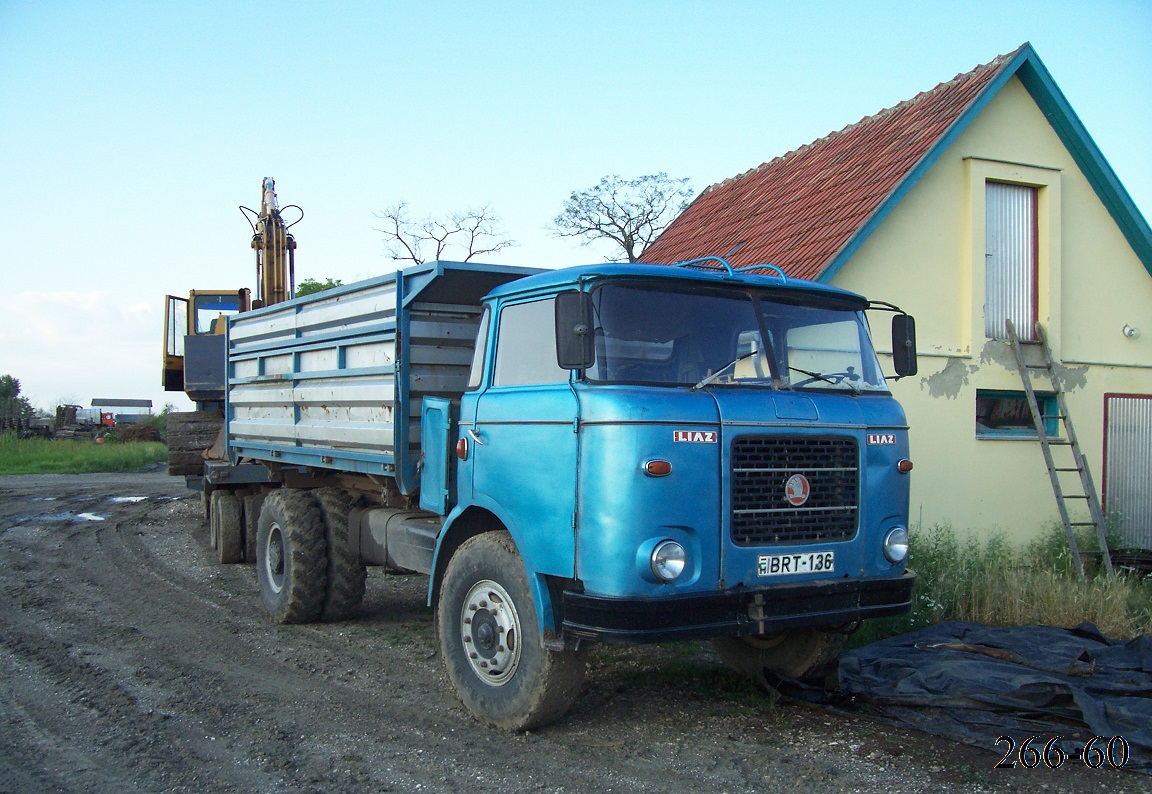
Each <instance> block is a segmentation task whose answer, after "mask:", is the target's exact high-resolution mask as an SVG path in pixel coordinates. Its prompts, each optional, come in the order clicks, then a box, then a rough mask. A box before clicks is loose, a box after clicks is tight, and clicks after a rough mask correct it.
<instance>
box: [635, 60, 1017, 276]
mask: <svg viewBox="0 0 1152 794" xmlns="http://www.w3.org/2000/svg"><path fill="white" fill-rule="evenodd" d="M1011 57H1012V56H1010V55H1005V56H1001V57H1000V58H997V59H996V60H994V61H992V62H991V63H987V64H984V65H983V66H978V67H977V68H975V69H973V70H972V71H971V72H967V73H966V74H961V75H958V76H956V77H955V78H953V79H952V80H950V81H948V82H947V83H941V84H940V85H938V86H936V87H935V88H933V89H932V90H930V91H926V92H924V93H922V94H920V95H918V96H916V97H914V98H913V99H910V100H908V101H907V102H902V103H900V104H899V105H896V106H895V107H892V108H889V109H887V110H883V111H881V112H880V113H877V114H876V115H874V116H869V117H867V118H864V119H861V120H860V121H858V122H856V123H855V124H852V125H851V126H848V127H845V128H844V129H842V130H840V131H839V132H834V133H832V134H831V135H828V136H827V137H825V138H821V139H820V140H818V141H816V142H814V143H810V144H808V145H806V146H802V147H800V148H799V149H797V150H795V151H793V152H789V153H788V154H786V155H783V156H782V157H778V158H776V159H775V160H772V161H771V162H767V163H764V164H763V165H761V166H759V167H758V168H754V169H752V170H751V171H748V172H746V173H744V174H741V175H740V176H737V177H733V178H732V179H729V180H726V181H724V182H721V183H719V184H716V185H713V186H712V187H710V188H708V189H707V190H705V191H704V192H703V193H702V194H700V196H698V197H697V198H696V200H695V201H693V202H692V204H691V205H690V206H689V207H688V209H686V210H685V211H684V212H683V213H681V214H680V216H679V217H678V218H676V220H675V221H673V222H672V224H671V225H670V226H669V227H668V228H667V229H665V230H664V233H663V234H661V235H660V237H659V238H658V239H656V240H655V241H654V242H653V243H652V244H651V245H650V246H648V248H647V249H645V251H644V253H643V255H642V256H641V257H640V260H641V261H642V262H652V263H669V262H676V261H680V260H685V259H693V258H696V257H700V256H725V255H729V256H728V258H729V261H730V262H731V263H732V265H733V266H735V267H744V266H748V265H756V264H763V263H765V262H770V263H772V264H774V265H777V266H778V267H780V268H782V269H783V270H784V272H785V273H787V274H788V275H789V276H796V277H799V278H808V279H814V278H816V277H818V276H819V275H820V273H821V271H823V270H824V268H825V267H827V265H829V264H830V263H831V262H832V260H833V259H834V258H835V257H836V255H837V254H838V253H839V252H840V251H841V250H843V249H844V248H845V246H847V245H848V244H849V243H850V242H851V240H852V239H853V237H854V236H855V235H856V234H857V232H859V231H860V230H861V228H862V227H863V226H864V225H865V224H866V223H867V222H868V220H869V218H871V217H872V216H873V214H875V213H876V211H877V210H878V209H879V208H880V207H881V206H882V205H883V203H884V202H885V201H886V200H887V199H888V197H889V196H890V195H892V193H893V191H895V190H896V188H897V187H899V185H900V184H901V183H902V182H903V181H904V179H905V178H906V177H907V176H908V175H909V174H910V173H911V172H912V170H913V169H914V168H915V167H916V165H917V164H918V163H920V161H921V160H922V159H923V158H924V157H925V156H926V155H927V154H928V153H929V152H930V151H931V150H932V147H933V146H934V145H935V144H936V143H937V142H938V141H939V140H940V139H941V138H942V137H943V136H944V135H945V134H946V133H947V132H948V130H949V129H950V128H951V127H952V125H953V124H954V123H955V122H956V121H957V120H958V119H959V118H960V117H961V116H962V115H963V113H964V111H965V110H967V109H968V108H969V107H970V106H971V105H972V103H973V102H975V101H976V100H977V98H979V96H980V95H981V93H982V91H983V90H984V88H985V87H986V86H987V85H988V84H989V83H990V82H991V81H992V80H993V78H994V77H995V76H996V74H997V73H998V72H999V71H1000V69H1001V68H1003V67H1004V66H1005V65H1006V64H1008V63H1009V62H1010V60H1011ZM736 246H739V248H738V249H737V250H736V251H734V252H733V251H732V249H733V248H735V247H736Z"/></svg>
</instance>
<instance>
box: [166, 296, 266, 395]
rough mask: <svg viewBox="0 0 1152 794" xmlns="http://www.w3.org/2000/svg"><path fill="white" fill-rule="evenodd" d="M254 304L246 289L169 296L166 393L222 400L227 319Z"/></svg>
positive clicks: (167, 304) (167, 301)
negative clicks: (182, 296) (180, 393)
mask: <svg viewBox="0 0 1152 794" xmlns="http://www.w3.org/2000/svg"><path fill="white" fill-rule="evenodd" d="M251 305H252V301H251V293H250V291H249V290H247V289H240V290H233V291H226V290H192V292H190V293H189V294H188V297H187V298H180V297H177V296H175V295H169V296H168V297H167V300H166V302H165V304H164V379H163V380H164V390H165V391H182V392H186V393H187V394H188V397H189V398H190V399H192V400H196V401H197V402H204V401H208V402H214V401H216V400H221V399H223V397H224V370H223V368H222V366H221V364H222V362H223V360H224V348H223V345H224V336H223V334H224V326H225V323H224V318H225V317H229V316H231V315H233V314H237V313H239V312H246V311H248V310H249V309H250V308H251ZM208 337H216V338H208ZM194 394H195V395H197V396H193V395H194Z"/></svg>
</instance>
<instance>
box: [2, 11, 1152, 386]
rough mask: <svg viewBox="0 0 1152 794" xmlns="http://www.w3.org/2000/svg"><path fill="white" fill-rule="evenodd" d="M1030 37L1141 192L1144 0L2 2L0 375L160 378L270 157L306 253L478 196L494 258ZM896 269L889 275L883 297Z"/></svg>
mask: <svg viewBox="0 0 1152 794" xmlns="http://www.w3.org/2000/svg"><path fill="white" fill-rule="evenodd" d="M1025 41H1031V42H1032V44H1033V46H1034V47H1035V48H1036V50H1037V52H1038V53H1039V55H1040V57H1041V59H1042V60H1043V61H1044V63H1045V64H1046V65H1047V67H1048V69H1049V70H1050V71H1051V73H1052V75H1053V77H1054V78H1055V80H1056V83H1057V84H1058V85H1059V86H1060V88H1061V89H1062V90H1063V92H1064V94H1065V96H1066V97H1067V98H1068V100H1069V102H1070V103H1071V105H1072V107H1073V108H1074V109H1075V110H1076V112H1077V114H1078V115H1079V116H1080V119H1081V120H1082V121H1083V122H1084V124H1085V126H1086V127H1087V129H1088V131H1089V132H1090V133H1091V134H1092V136H1093V138H1094V139H1095V141H1096V143H1097V145H1098V146H1099V147H1100V149H1101V150H1102V151H1103V153H1104V156H1105V157H1106V158H1107V159H1108V161H1109V163H1110V164H1111V165H1112V167H1113V169H1114V170H1115V171H1116V173H1117V175H1118V176H1119V178H1120V181H1121V182H1122V183H1123V184H1124V185H1125V187H1126V188H1127V189H1128V191H1129V193H1130V194H1131V196H1132V198H1133V200H1134V201H1135V203H1136V205H1137V206H1138V207H1139V208H1140V210H1141V211H1142V212H1143V213H1144V215H1145V217H1146V218H1148V217H1149V215H1150V213H1152V153H1150V151H1149V150H1150V149H1152V146H1150V145H1149V142H1150V140H1152V137H1150V135H1149V130H1152V79H1150V78H1152V2H1149V0H1115V1H1113V2H1107V1H1104V2H1091V3H1088V2H1030V1H1029V0H1019V1H1017V2H1012V3H1004V2H986V1H985V0H975V1H974V2H967V3H956V2H947V3H944V2H931V1H930V0H928V1H926V0H920V2H885V0H877V1H876V2H870V3H848V2H839V3H837V2H806V3H803V4H799V3H776V2H759V3H753V2H726V1H725V0H715V1H713V2H674V1H670V2H631V3H629V2H597V1H596V0H593V1H592V2H584V3H551V2H537V3H518V2H502V3H488V2H425V3H419V4H416V3H408V2H404V3H400V2H375V3H370V2H327V3H294V2H277V3H265V2H209V1H204V2H186V3H174V2H100V3H72V2H43V1H33V2H22V1H21V0H0V275H2V278H3V283H4V289H3V291H2V292H0V316H2V317H3V318H4V322H3V323H0V374H5V373H7V374H12V375H14V376H16V377H17V378H19V379H20V381H21V383H22V385H23V389H24V394H25V396H27V397H29V398H30V399H31V400H32V402H33V404H34V405H36V406H38V407H44V408H50V407H52V406H54V405H56V404H57V403H58V402H76V403H81V404H84V405H87V404H88V403H89V401H90V400H91V399H92V398H93V397H131V398H151V399H152V400H153V401H154V403H155V404H156V406H157V408H159V407H161V406H162V405H163V404H164V402H166V401H171V402H174V403H175V404H176V405H177V406H178V407H180V408H185V407H187V403H186V402H185V401H183V399H182V396H181V395H178V394H171V393H169V394H166V393H164V392H163V391H162V390H161V388H160V386H159V383H160V358H161V341H160V332H161V325H162V308H163V297H164V295H165V294H167V293H172V294H177V295H179V294H186V293H187V291H188V290H189V289H190V288H204V289H215V288H237V287H240V286H251V285H252V282H253V280H254V269H255V268H254V266H253V260H252V253H251V251H250V249H249V247H248V240H249V237H250V234H251V232H250V230H249V227H248V225H247V223H246V222H245V221H244V220H243V218H242V217H241V215H240V212H239V211H238V210H237V208H236V207H237V205H239V204H244V205H247V206H258V202H259V197H260V192H259V189H260V182H261V180H262V178H263V177H265V176H272V177H275V179H276V183H277V189H278V192H279V194H280V198H281V202H282V203H285V204H288V203H294V204H299V205H301V206H302V207H303V208H304V211H305V217H304V220H303V221H302V222H301V223H300V224H299V225H298V226H296V227H295V228H294V229H293V232H294V233H295V234H296V237H297V240H298V242H299V250H298V252H297V270H298V278H306V277H315V278H318V279H321V280H323V279H324V278H329V277H331V278H340V279H343V280H344V281H345V282H348V281H352V280H355V279H358V278H364V277H368V276H373V275H377V274H380V273H383V272H387V271H389V270H391V269H393V268H394V266H395V265H394V263H393V262H392V261H391V260H390V259H388V258H387V257H386V255H385V254H384V250H383V245H382V242H381V235H380V234H379V233H378V232H377V231H375V230H374V228H373V227H374V226H375V225H379V222H378V221H377V220H376V219H375V218H374V217H373V214H372V213H373V211H374V210H380V209H383V208H385V207H387V206H389V205H392V204H395V203H396V202H397V201H400V200H404V201H406V202H408V204H409V205H410V206H411V207H412V209H413V211H414V212H415V213H417V214H447V213H449V212H452V211H454V210H461V209H466V208H468V207H473V206H479V205H482V204H490V205H491V206H492V208H493V209H494V210H495V211H496V212H497V213H498V214H499V215H500V217H501V218H502V219H503V221H504V226H505V229H506V230H507V232H508V234H509V235H510V236H511V237H513V238H514V239H515V240H516V241H517V242H518V243H519V245H518V246H517V247H516V248H512V249H509V250H506V251H503V252H501V253H500V254H498V255H497V256H496V257H494V258H495V259H496V260H497V261H500V262H501V263H506V264H517V265H536V266H544V267H553V266H563V265H571V264H578V263H581V262H587V261H600V260H602V259H603V258H604V256H605V255H606V254H607V253H608V250H609V249H607V248H602V247H597V246H591V247H582V246H580V245H579V244H578V243H576V242H574V241H572V240H570V239H558V238H556V237H554V236H551V235H550V234H549V232H548V229H547V226H548V223H549V221H550V220H551V219H552V218H553V217H554V216H555V215H556V214H557V213H558V212H559V210H560V208H561V205H562V203H563V201H564V199H565V198H566V197H567V196H568V194H569V193H570V192H571V191H572V190H574V189H582V188H585V187H588V186H591V185H593V184H595V183H596V182H597V181H598V180H599V179H600V177H601V176H604V175H606V174H614V173H619V174H621V175H623V176H625V177H632V176H637V175H641V174H648V173H653V172H657V171H666V172H668V173H669V174H670V175H672V176H675V177H688V178H690V179H691V180H692V184H693V186H694V187H695V188H696V189H697V190H699V189H703V188H704V187H706V186H707V185H709V184H712V183H714V182H717V181H719V180H722V179H725V178H727V177H730V176H733V175H735V174H738V173H741V172H743V171H745V170H747V169H749V168H752V167H754V166H756V165H759V164H760V163H761V162H764V161H766V160H770V159H772V158H773V157H775V156H777V155H780V154H783V153H785V152H787V151H789V150H791V149H794V148H796V147H797V146H801V145H803V144H805V143H808V142H810V141H812V140H814V139H816V138H819V137H821V136H823V135H826V134H827V133H829V132H832V131H834V130H837V129H840V128H841V127H844V126H846V125H847V124H850V123H852V122H855V121H857V120H859V119H860V118H862V117H863V116H867V115H870V114H872V113H875V112H876V111H878V110H880V109H882V108H885V107H888V106H891V105H893V104H896V103H898V102H900V101H902V100H904V99H908V98H910V97H912V96H914V95H915V94H917V93H918V92H920V91H923V90H926V89H929V88H931V87H932V86H934V85H936V84H937V83H939V82H942V81H944V80H948V79H950V78H951V77H953V76H954V75H956V74H958V73H960V72H964V71H967V70H969V69H971V68H972V67H974V66H976V65H977V64H980V63H985V62H987V61H989V60H991V59H992V58H994V57H995V56H997V55H999V54H1002V53H1006V52H1010V51H1012V50H1014V49H1016V47H1018V46H1019V45H1020V44H1022V43H1023V42H1025ZM880 297H882V296H880Z"/></svg>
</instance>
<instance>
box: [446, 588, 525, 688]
mask: <svg viewBox="0 0 1152 794" xmlns="http://www.w3.org/2000/svg"><path fill="white" fill-rule="evenodd" d="M460 635H461V639H462V640H463V642H464V651H465V653H466V655H467V657H468V664H470V665H471V666H472V672H474V673H476V677H477V678H479V679H480V680H481V681H483V682H484V683H486V684H488V685H489V686H503V685H504V684H506V683H508V681H510V680H511V678H512V676H513V675H515V674H516V667H517V666H518V665H519V664H520V616H519V614H517V612H516V604H515V603H513V601H512V598H511V596H509V595H508V591H507V590H505V589H504V588H503V587H501V586H500V585H499V584H498V583H496V582H493V581H491V580H489V579H485V580H484V581H481V582H477V583H476V584H474V585H472V589H471V590H469V591H468V595H467V596H466V597H465V598H464V608H463V609H462V610H461V611H460Z"/></svg>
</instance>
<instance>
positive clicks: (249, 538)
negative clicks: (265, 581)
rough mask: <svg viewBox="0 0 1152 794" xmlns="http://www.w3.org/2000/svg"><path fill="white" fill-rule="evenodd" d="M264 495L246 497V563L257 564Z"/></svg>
mask: <svg viewBox="0 0 1152 794" xmlns="http://www.w3.org/2000/svg"><path fill="white" fill-rule="evenodd" d="M263 503H264V494H249V495H248V496H245V497H244V561H245V562H256V532H257V531H258V525H257V522H258V521H259V519H260V506H261V505H262V504H263Z"/></svg>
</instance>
